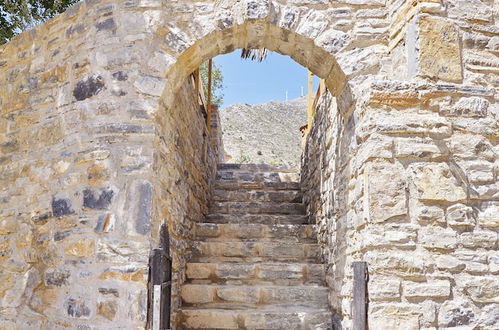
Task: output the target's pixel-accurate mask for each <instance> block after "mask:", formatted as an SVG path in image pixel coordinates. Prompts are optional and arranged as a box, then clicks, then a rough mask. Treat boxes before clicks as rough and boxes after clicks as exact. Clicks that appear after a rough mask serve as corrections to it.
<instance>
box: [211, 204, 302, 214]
mask: <svg viewBox="0 0 499 330" xmlns="http://www.w3.org/2000/svg"><path fill="white" fill-rule="evenodd" d="M305 212H306V209H305V205H303V204H301V203H273V202H212V203H211V205H210V213H226V214H262V213H265V214H295V215H304V214H305Z"/></svg>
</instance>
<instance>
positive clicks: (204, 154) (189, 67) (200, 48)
mask: <svg viewBox="0 0 499 330" xmlns="http://www.w3.org/2000/svg"><path fill="white" fill-rule="evenodd" d="M167 48H168V47H167ZM240 48H247V49H248V48H267V49H268V50H270V51H273V52H276V53H278V54H281V55H285V56H289V57H291V58H292V59H293V60H294V61H295V62H297V63H299V64H300V65H302V66H303V67H305V68H307V69H309V70H310V71H311V72H312V73H313V74H315V75H316V76H318V77H320V78H323V79H324V80H325V84H326V86H327V88H328V90H329V92H330V95H332V96H333V98H334V100H335V101H333V102H331V100H330V99H328V100H326V103H327V104H329V105H331V104H332V103H334V108H335V109H337V110H338V111H336V110H335V111H336V114H335V116H337V117H338V118H341V119H340V121H341V123H342V122H344V121H346V118H348V117H349V115H350V109H352V106H353V101H352V100H353V97H352V95H351V92H350V90H349V88H348V83H347V79H346V76H345V74H344V73H343V71H342V70H341V68H340V67H339V65H338V63H337V61H336V59H335V57H334V56H333V55H332V54H331V53H329V52H328V51H327V50H325V49H324V48H322V47H321V46H318V45H317V43H316V42H315V41H314V40H313V39H312V38H309V37H306V36H303V35H301V34H299V33H296V32H294V31H292V30H290V29H285V28H282V27H278V26H275V25H274V24H272V23H271V22H269V21H267V20H262V19H258V20H247V21H245V22H243V23H242V24H240V25H236V26H232V27H229V28H227V29H223V30H218V29H217V30H216V31H213V32H211V33H207V34H206V35H204V36H203V37H201V38H199V39H197V40H196V41H195V42H194V43H193V44H192V45H191V46H190V47H188V48H186V49H185V50H184V51H180V52H178V53H177V54H176V55H171V56H172V57H174V58H175V60H174V61H173V63H171V64H170V65H167V66H165V67H166V70H165V72H164V76H165V77H166V86H165V89H164V91H163V93H162V96H161V108H160V111H159V112H158V115H157V116H158V118H160V119H159V120H158V131H159V134H160V135H162V136H163V135H168V134H169V133H168V130H171V127H169V124H167V123H165V122H166V121H165V120H164V118H163V117H164V114H165V113H167V114H168V116H172V118H173V119H172V120H171V121H172V122H179V123H181V126H182V128H181V129H185V130H188V131H189V132H190V133H188V134H184V136H186V137H188V136H190V137H197V140H195V141H193V140H189V139H188V138H184V140H183V141H180V145H184V146H185V145H187V146H188V147H186V148H185V149H184V151H185V150H187V152H186V153H183V154H181V153H177V155H178V158H180V159H181V160H180V161H179V162H178V166H182V165H183V164H188V163H190V164H196V165H195V167H199V168H201V169H202V170H196V171H195V173H194V174H193V173H190V174H189V175H188V176H189V179H188V180H187V181H186V183H185V186H186V187H187V186H189V188H186V189H185V190H186V191H188V192H190V193H191V194H194V199H196V207H195V211H194V212H193V213H192V214H190V215H186V218H188V219H189V220H188V221H190V222H192V223H191V224H190V225H188V226H187V227H188V228H192V227H193V226H195V223H197V222H200V219H202V218H203V217H204V216H206V214H207V211H208V203H209V199H210V197H211V188H212V183H213V181H214V180H215V175H216V170H217V167H216V164H217V162H218V161H219V159H220V158H219V157H218V155H219V150H217V147H216V145H215V146H214V144H213V141H212V139H213V136H212V135H210V134H211V133H210V131H209V130H208V129H206V128H201V125H200V124H199V123H200V122H202V121H203V118H202V115H201V114H200V113H199V111H198V108H197V104H196V101H197V95H196V91H195V90H194V82H193V81H190V80H189V79H188V78H189V76H190V75H191V74H192V73H193V72H194V71H195V70H196V69H197V68H198V67H199V66H200V65H201V64H202V63H203V62H205V61H207V60H209V59H211V58H213V57H215V56H217V55H222V54H227V53H230V52H233V51H235V50H236V49H240ZM168 49H171V47H170V48H168ZM186 100H190V101H189V102H188V103H186V102H185V101H186ZM184 106H187V107H189V108H190V110H189V111H190V112H184V113H182V115H181V116H179V115H178V113H179V111H180V112H182V111H183V110H184ZM193 108H194V109H196V110H195V111H192V109H193ZM317 120H324V118H323V117H320V119H317ZM341 123H340V126H341V125H342V124H341ZM174 129H178V128H174ZM343 130H344V128H342V127H340V128H339V129H338V132H339V133H338V134H340V135H341V134H344V132H343ZM345 135H346V136H347V137H348V136H349V134H345ZM201 136H202V137H201ZM177 142H178V141H177ZM345 143H346V142H345ZM175 157H177V156H175ZM157 161H161V159H160V158H158V159H157ZM155 168H157V169H158V173H159V174H160V175H159V177H164V176H165V175H162V174H167V173H162V172H161V171H162V170H161V168H162V165H161V163H160V162H157V165H156V166H155ZM161 180H162V179H160V181H161ZM159 184H160V185H163V186H165V185H166V184H164V183H162V182H160V183H159ZM316 188H317V187H316ZM196 194H198V195H196ZM192 199H193V197H192V196H188V197H186V203H185V205H189V204H190V203H191V200H192ZM161 203H162V202H161V201H160V202H159V204H161ZM160 208H161V207H160ZM166 220H167V222H168V223H169V227H170V231H171V232H172V236H173V237H174V239H175V240H176V241H179V242H180V241H183V242H182V244H181V248H179V249H173V251H172V253H173V254H174V258H173V260H174V267H173V268H174V270H175V269H176V270H177V271H179V273H178V274H177V275H176V278H174V279H175V281H174V291H176V292H174V295H173V296H174V303H173V305H172V308H173V310H174V311H175V310H178V309H179V307H180V304H181V303H180V301H181V298H180V296H181V292H180V291H181V289H180V286H181V285H182V283H183V281H184V280H185V273H184V272H185V265H186V262H187V261H186V260H188V259H189V256H190V254H191V253H192V249H193V250H196V249H197V248H198V247H196V246H192V244H195V242H194V241H193V238H194V234H193V233H192V232H190V233H188V234H186V235H185V236H184V237H181V236H178V237H176V235H177V233H178V230H177V229H176V227H177V226H179V225H180V226H183V225H182V224H179V219H172V218H170V219H169V218H168V217H167V218H166ZM184 220H185V219H182V220H181V221H184ZM189 230H190V229H188V230H187V231H189ZM338 239H339V238H338ZM344 257H345V256H343V257H342V258H344ZM175 263H176V265H175ZM340 264H344V260H343V261H342V262H340ZM183 267H184V269H182V268H183ZM340 276H341V274H340ZM341 285H342V284H341V283H340V284H339V287H336V288H335V289H336V293H337V296H340V291H341ZM340 300H341V299H340ZM332 308H333V310H336V311H339V313H340V314H341V301H340V302H337V303H336V304H335V305H334V306H332ZM176 317H177V319H176V321H174V322H180V319H178V317H179V316H176Z"/></svg>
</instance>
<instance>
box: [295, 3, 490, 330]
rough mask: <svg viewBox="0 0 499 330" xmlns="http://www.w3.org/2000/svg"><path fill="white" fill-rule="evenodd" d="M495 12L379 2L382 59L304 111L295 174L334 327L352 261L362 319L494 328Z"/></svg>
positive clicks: (346, 295) (348, 291) (345, 321)
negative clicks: (348, 109)
mask: <svg viewBox="0 0 499 330" xmlns="http://www.w3.org/2000/svg"><path fill="white" fill-rule="evenodd" d="M385 10H386V11H385ZM497 10H498V7H497V3H496V4H495V5H494V4H493V2H492V1H472V2H468V1H445V2H440V1H388V2H387V7H386V8H384V9H383V11H377V13H378V14H379V15H380V16H383V15H387V16H386V17H388V18H389V22H390V29H389V34H388V35H387V37H388V39H387V41H388V44H387V48H386V53H385V54H386V55H388V57H383V56H382V55H381V54H380V55H379V56H377V57H376V58H371V59H369V60H370V61H371V63H373V66H371V68H370V70H371V71H370V72H369V74H368V75H362V76H361V77H355V76H353V77H352V76H351V75H350V77H351V80H350V83H351V84H352V86H355V87H353V90H354V91H355V95H356V97H357V102H356V105H355V107H354V108H353V109H352V113H351V114H347V116H341V115H340V114H339V112H338V109H337V106H336V102H335V100H334V98H333V97H332V96H331V95H330V94H329V93H328V94H326V95H325V96H323V98H322V100H321V103H320V104H319V106H318V108H317V114H316V117H315V119H314V125H313V127H312V130H311V132H310V134H309V136H308V139H307V144H306V148H305V153H304V156H303V160H302V162H303V164H302V166H303V170H302V180H303V185H304V187H305V199H306V202H307V204H308V209H309V212H310V216H311V218H310V219H311V221H312V222H314V223H317V226H318V234H319V239H320V241H321V243H322V245H323V252H324V259H325V261H326V262H327V263H328V265H329V267H328V284H329V285H330V287H331V297H330V301H331V305H332V307H333V310H334V311H335V312H336V314H337V316H338V319H341V320H342V326H343V327H344V328H347V329H349V328H351V323H350V322H351V321H350V320H351V296H352V287H351V285H352V268H351V262H352V261H354V260H365V261H367V262H368V266H369V273H370V279H369V288H368V289H369V290H368V291H369V326H370V328H373V329H421V328H426V329H428V328H433V329H434V328H439V329H440V328H450V327H456V326H464V327H465V328H466V329H468V328H469V329H495V328H498V327H499V280H498V278H499V276H498V275H499V269H498V267H497V265H498V259H497V254H498V246H499V245H498V232H499V184H498V183H499V181H498V161H499V157H498V155H499V111H498V110H499V108H498V105H497V104H498V103H497V88H498V84H497V79H495V78H494V77H497V68H498V66H499V63H498V62H497V61H496V56H497V51H498V48H497V45H496V44H497V40H499V39H497V38H498V37H497V33H498V30H497V25H494V22H495V19H496V15H497ZM383 13H384V14H383ZM383 17H384V16H383ZM386 55H384V56H386ZM338 62H339V63H340V65H342V64H343V63H349V61H348V60H343V58H342V55H341V54H339V55H338ZM360 65H363V63H362V62H360ZM342 67H343V68H345V66H342ZM347 73H348V71H347ZM357 88H358V89H357Z"/></svg>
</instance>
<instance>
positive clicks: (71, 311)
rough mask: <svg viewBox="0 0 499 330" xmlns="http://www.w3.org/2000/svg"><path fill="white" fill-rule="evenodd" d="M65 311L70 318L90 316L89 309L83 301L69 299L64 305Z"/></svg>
mask: <svg viewBox="0 0 499 330" xmlns="http://www.w3.org/2000/svg"><path fill="white" fill-rule="evenodd" d="M65 306H66V310H67V313H68V315H69V316H70V317H74V318H88V317H89V316H90V312H91V311H90V308H89V307H88V306H87V304H86V303H85V301H83V300H81V299H76V298H69V299H68V300H67V301H66V303H65Z"/></svg>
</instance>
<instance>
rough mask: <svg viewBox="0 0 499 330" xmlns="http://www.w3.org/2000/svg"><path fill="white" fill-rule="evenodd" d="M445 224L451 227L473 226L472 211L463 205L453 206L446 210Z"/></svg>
mask: <svg viewBox="0 0 499 330" xmlns="http://www.w3.org/2000/svg"><path fill="white" fill-rule="evenodd" d="M446 219H447V224H448V225H449V226H451V227H460V226H474V225H475V219H474V216H473V209H472V208H471V207H469V206H466V205H464V204H455V205H452V206H449V207H448V208H447V216H446Z"/></svg>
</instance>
